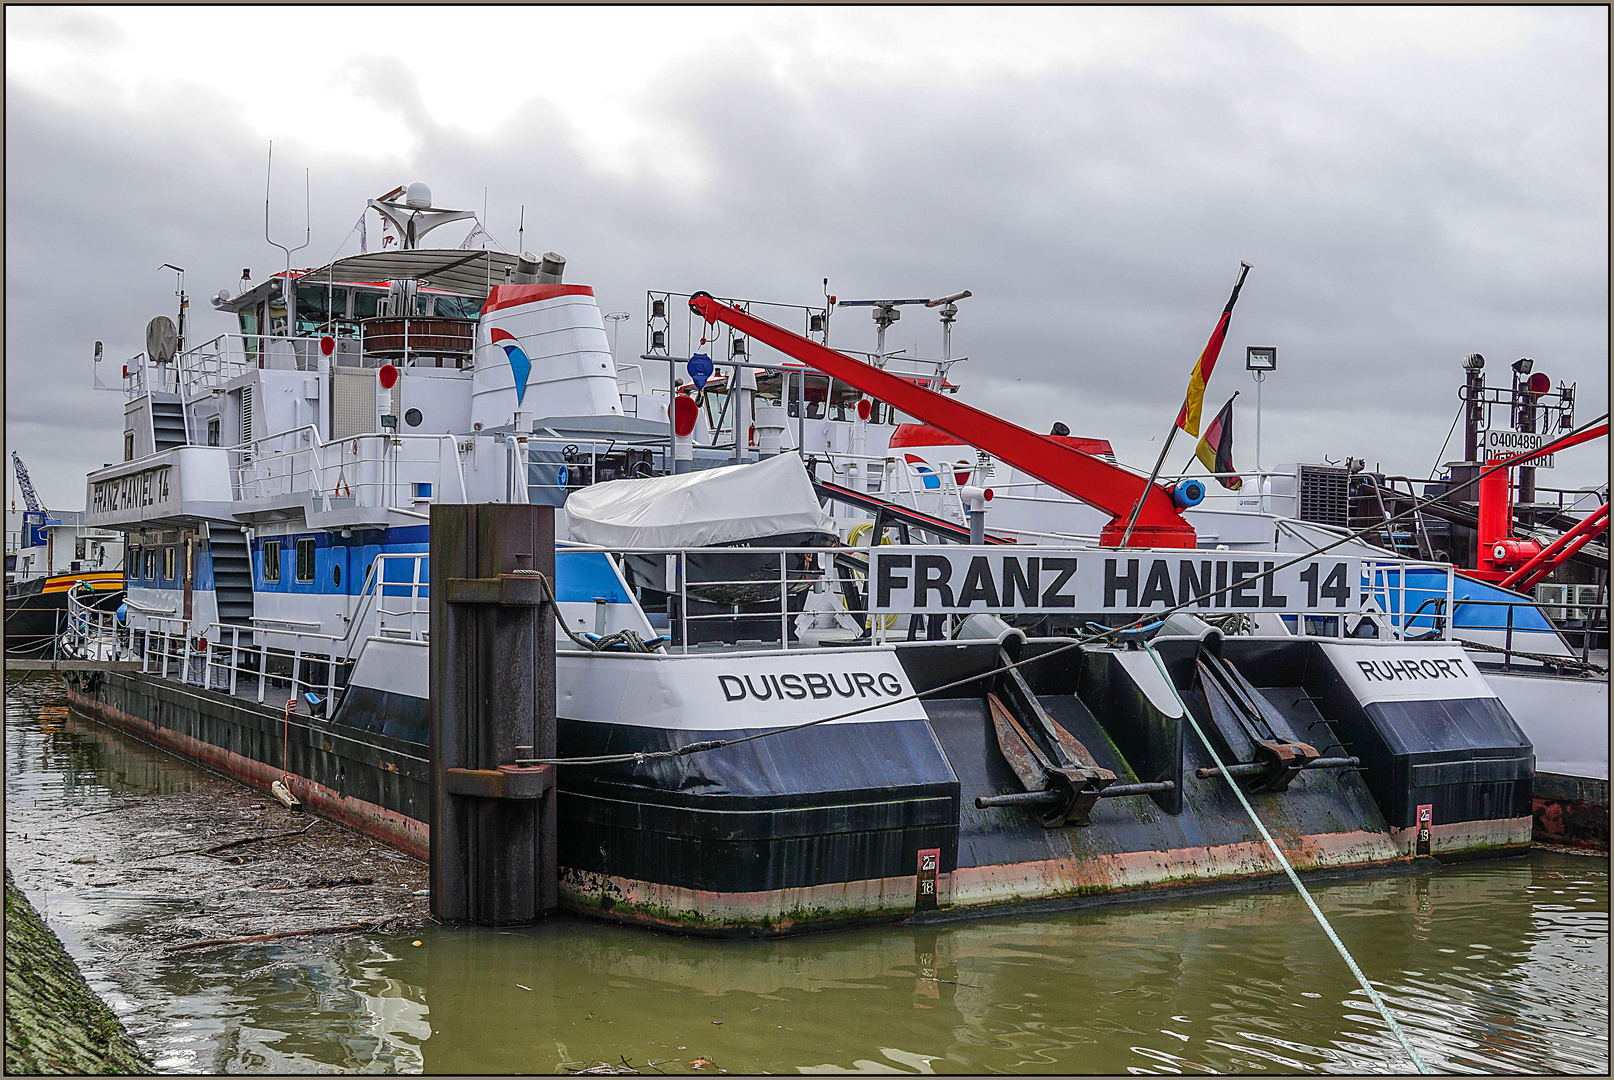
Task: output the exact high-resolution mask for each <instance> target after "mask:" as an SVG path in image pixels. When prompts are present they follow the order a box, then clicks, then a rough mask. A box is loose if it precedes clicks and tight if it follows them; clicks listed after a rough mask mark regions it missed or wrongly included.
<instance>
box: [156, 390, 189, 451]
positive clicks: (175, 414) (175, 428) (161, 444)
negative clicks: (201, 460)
mask: <svg viewBox="0 0 1614 1080" xmlns="http://www.w3.org/2000/svg"><path fill="white" fill-rule="evenodd" d="M151 440H152V445H154V446H155V447H156V448H157V452H158V453H161V452H162V451H164V450H172V449H173V448H174V447H176V446H185V445H187V444H188V443H189V442H190V440H189V439H188V438H186V437H185V407H184V405H183V404H181V402H180V400H179V398H178V397H175V398H174V399H173V400H172V401H159V400H158V399H157V395H155V394H153V395H152V396H151Z"/></svg>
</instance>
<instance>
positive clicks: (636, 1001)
mask: <svg viewBox="0 0 1614 1080" xmlns="http://www.w3.org/2000/svg"><path fill="white" fill-rule="evenodd" d="M196 775H197V774H195V773H193V772H192V770H190V769H189V767H187V766H185V765H183V764H181V763H178V762H175V761H174V760H173V759H170V758H167V757H166V756H164V755H162V754H160V753H157V752H156V751H153V750H151V749H149V748H146V747H143V746H140V745H139V744H136V743H133V742H131V741H129V740H126V739H122V738H121V737H119V736H117V735H116V734H114V733H111V732H107V731H105V730H103V729H100V728H99V727H97V726H95V725H93V724H91V723H89V722H87V721H82V720H79V719H77V718H69V717H66V716H64V715H62V714H59V713H55V712H52V711H50V702H49V701H48V700H37V699H36V700H34V701H31V702H28V703H26V705H18V704H16V703H13V702H9V701H8V708H7V741H6V782H7V793H8V796H10V797H11V798H12V799H21V800H22V803H21V804H20V805H25V806H32V807H33V808H34V810H36V811H38V810H41V809H47V808H49V807H50V806H52V805H57V806H61V807H66V806H68V805H73V806H81V807H83V808H85V809H93V808H94V806H95V805H106V804H108V801H109V799H110V798H112V797H113V793H114V792H116V791H120V790H131V791H143V792H150V791H168V792H173V793H176V794H178V793H183V792H185V791H186V790H187V784H189V783H191V782H192V779H193V778H194V777H195V776H196ZM92 804H94V805H92ZM12 806H13V803H12V802H11V801H8V829H7V835H8V845H9V844H10V841H11V839H12V829H11V820H10V814H11V812H12V810H11V807H12ZM31 820H37V815H36V817H35V818H34V819H31ZM100 820H103V819H101V818H96V817H89V818H81V819H79V820H77V821H75V822H74V823H73V824H72V826H71V827H72V828H75V829H79V830H86V829H90V830H93V828H94V826H95V823H96V822H97V821H100ZM31 827H32V826H31ZM1608 866H1609V864H1608V861H1607V860H1606V859H1590V858H1581V857H1573V856H1563V855H1557V854H1550V853H1545V852H1537V853H1535V854H1533V855H1532V856H1531V857H1529V858H1528V859H1515V860H1506V861H1497V862H1481V863H1471V864H1466V865H1458V866H1450V867H1446V868H1444V869H1442V870H1441V871H1439V872H1438V873H1435V874H1432V875H1422V876H1415V877H1400V878H1386V879H1379V880H1372V881H1357V882H1349V883H1339V884H1333V885H1328V886H1322V887H1319V888H1318V889H1317V893H1316V895H1317V898H1318V902H1319V904H1320V905H1321V906H1322V908H1323V910H1324V911H1325V912H1326V913H1327V914H1328V916H1329V917H1330V919H1331V920H1332V921H1333V922H1334V925H1335V927H1336V928H1337V929H1338V930H1339V932H1340V934H1341V936H1342V937H1343V938H1344V939H1345V941H1346V942H1347V944H1348V945H1349V946H1350V948H1351V950H1352V952H1353V954H1354V955H1355V956H1356V958H1357V960H1358V961H1359V963H1360V964H1361V965H1362V967H1363V968H1364V969H1365V970H1366V971H1367V972H1368V973H1369V975H1370V976H1372V977H1373V978H1374V979H1375V980H1376V985H1377V988H1378V989H1379V990H1380V992H1381V993H1382V994H1383V995H1384V997H1385V999H1386V1000H1387V1001H1388V1002H1389V1004H1390V1005H1391V1007H1392V1008H1394V1009H1395V1010H1396V1012H1397V1014H1398V1017H1399V1019H1400V1020H1401V1022H1402V1024H1403V1026H1404V1027H1405V1029H1406V1031H1407V1033H1408V1035H1409V1036H1410V1037H1411V1039H1412V1040H1413V1042H1414V1043H1415V1044H1416V1045H1417V1047H1418V1048H1419V1051H1420V1053H1422V1054H1423V1055H1424V1058H1425V1060H1426V1061H1427V1062H1428V1064H1429V1065H1430V1066H1431V1067H1432V1068H1435V1069H1439V1070H1443V1071H1457V1072H1496V1071H1507V1072H1595V1073H1606V1072H1607V1070H1608V1065H1609V1055H1608V1042H1607V1039H1608V1030H1609V1002H1608V970H1609V968H1608V894H1609V889H1608ZM114 891H116V890H114ZM127 895H128V898H127V899H120V898H118V897H116V896H112V895H110V894H100V895H99V896H98V897H96V898H94V899H95V902H96V904H97V905H98V906H97V907H96V909H95V914H96V915H97V918H94V919H92V918H90V908H89V907H88V901H84V900H82V898H81V899H80V901H79V902H78V906H77V907H75V906H74V901H73V900H72V898H67V899H65V900H63V901H62V902H61V906H60V907H59V908H58V913H59V917H58V918H57V919H56V920H55V924H56V925H57V926H58V929H62V928H63V925H64V922H65V924H66V928H67V929H68V930H69V931H71V930H72V928H73V926H75V925H76V926H78V927H79V928H80V929H79V932H77V933H76V934H75V933H71V932H70V933H67V934H64V937H67V938H69V947H70V948H72V949H73V950H74V951H75V955H79V956H81V957H83V958H85V959H86V960H87V968H88V969H89V970H88V973H89V974H90V975H91V981H92V984H93V985H96V987H97V989H99V990H102V991H103V992H105V993H107V995H108V996H109V998H110V999H111V1000H112V1001H113V1003H114V1007H115V1008H118V1009H120V1010H121V1011H124V1012H126V1014H127V1020H128V1022H129V1024H130V1027H131V1030H133V1031H134V1033H135V1035H136V1037H137V1039H139V1040H140V1041H141V1043H142V1044H143V1046H144V1047H145V1048H146V1049H147V1051H148V1052H149V1053H151V1054H152V1055H153V1057H154V1059H155V1060H156V1061H157V1063H158V1065H159V1067H161V1068H162V1069H164V1070H165V1071H184V1072H190V1071H206V1072H241V1071H257V1072H298V1071H317V1070H330V1069H342V1070H354V1071H400V1072H418V1071H427V1072H438V1073H445V1072H446V1073H483V1072H487V1073H509V1072H564V1071H569V1070H571V1069H576V1068H579V1067H583V1066H587V1065H591V1064H594V1063H595V1062H599V1061H608V1062H620V1061H622V1060H626V1061H628V1062H630V1063H631V1064H632V1065H634V1066H635V1067H638V1068H641V1069H643V1068H644V1067H645V1066H646V1065H647V1064H648V1063H655V1065H656V1066H657V1067H658V1068H659V1069H660V1070H661V1071H664V1072H690V1071H692V1069H691V1065H690V1063H691V1062H693V1061H699V1060H700V1059H707V1060H709V1061H711V1062H713V1063H715V1066H716V1067H721V1068H724V1069H727V1070H729V1071H731V1072H741V1071H773V1072H791V1071H799V1072H829V1071H858V1072H908V1073H929V1072H935V1073H958V1072H1002V1071H1011V1072H1046V1073H1063V1072H1084V1073H1085V1072H1098V1073H1121V1072H1178V1073H1180V1072H1194V1073H1204V1072H1250V1071H1266V1072H1328V1073H1336V1072H1355V1071H1364V1072H1401V1071H1405V1070H1406V1068H1407V1067H1408V1066H1407V1063H1406V1062H1405V1060H1404V1059H1403V1058H1402V1056H1401V1054H1400V1050H1399V1048H1398V1047H1397V1046H1396V1044H1395V1042H1394V1040H1393V1039H1392V1038H1391V1037H1390V1035H1389V1033H1388V1032H1387V1031H1386V1030H1385V1029H1384V1026H1383V1023H1382V1020H1381V1019H1380V1018H1379V1016H1378V1015H1377V1013H1375V1012H1374V1011H1373V1009H1372V1008H1371V1006H1370V1005H1369V1003H1368V1002H1367V1000H1366V997H1365V995H1364V994H1363V993H1362V991H1361V989H1360V988H1359V987H1357V986H1356V984H1355V982H1354V981H1353V980H1352V978H1351V976H1350V974H1349V972H1348V971H1347V970H1346V968H1345V966H1344V965H1343V964H1342V963H1341V961H1340V960H1339V958H1338V956H1337V955H1336V954H1335V953H1334V952H1333V950H1332V948H1331V947H1330V946H1329V945H1328V943H1327V941H1326V939H1325V938H1324V937H1323V935H1322V933H1321V932H1320V930H1319V929H1318V928H1317V926H1316V925H1315V923H1314V922H1312V920H1311V918H1310V916H1309V914H1308V913H1307V912H1306V909H1305V907H1304V905H1303V904H1302V903H1301V901H1300V900H1299V899H1298V898H1297V897H1295V896H1293V895H1292V894H1291V893H1290V892H1289V891H1288V890H1287V889H1273V890H1271V891H1268V892H1263V893H1259V894H1253V895H1244V896H1236V897H1217V898H1213V899H1205V900H1200V901H1194V902H1177V903H1171V904H1155V905H1150V906H1147V907H1144V906H1137V907H1127V908H1114V909H1109V910H1105V911H1096V912H1087V913H1081V914H1070V915H1063V916H1044V917H1037V918H1019V919H996V920H992V921H982V922H971V923H962V924H957V925H952V926H941V927H934V926H933V927H928V928H873V929H868V930H859V931H847V932H839V933H834V934H825V935H819V936H813V937H805V938H796V939H791V940H785V941H761V942H757V941H693V940H688V939H683V938H678V937H674V936H671V935H663V934H656V933H652V932H649V931H644V930H637V929H628V928H621V927H612V926H605V925H600V924H596V923H589V922H584V921H580V920H574V919H570V918H558V919H555V920H553V921H551V922H549V923H546V924H544V925H542V926H538V927H534V928H530V929H523V930H517V931H502V932H501V931H490V930H470V929H463V928H434V929H432V930H430V931H426V932H415V933H411V934H408V935H404V936H388V937H380V938H370V939H359V940H352V941H349V942H347V943H345V944H334V943H330V942H323V943H322V942H317V941H312V940H306V939H305V940H302V941H286V942H279V943H269V944H265V945H260V946H256V947H245V948H240V949H235V950H218V951H212V952H203V953H189V954H180V955H177V956H163V957H145V958H143V960H142V962H140V963H138V964H132V963H129V962H127V961H126V960H116V959H115V958H116V957H117V954H118V952H119V948H120V946H119V941H120V940H121V939H122V938H124V937H126V936H127V935H128V934H130V933H131V932H132V931H131V929H130V928H131V927H133V926H136V925H138V920H139V919H140V918H142V917H144V916H145V915H149V913H151V912H152V911H154V910H156V909H157V908H158V907H159V906H160V905H161V903H162V898H161V896H160V894H158V893H157V892H152V891H148V892H145V893H141V892H139V891H138V890H129V891H128V894H127ZM414 940H419V941H420V942H421V944H420V945H419V946H415V945H414V944H412V942H413V941H414ZM700 1071H706V1072H710V1071H713V1069H712V1067H708V1066H704V1065H703V1066H702V1068H701V1070H700Z"/></svg>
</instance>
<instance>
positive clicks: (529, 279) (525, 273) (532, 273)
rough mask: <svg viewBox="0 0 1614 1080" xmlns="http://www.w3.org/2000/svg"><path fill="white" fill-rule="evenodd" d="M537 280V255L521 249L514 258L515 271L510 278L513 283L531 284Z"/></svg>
mask: <svg viewBox="0 0 1614 1080" xmlns="http://www.w3.org/2000/svg"><path fill="white" fill-rule="evenodd" d="M537 280H538V256H536V255H533V254H531V253H529V252H525V251H523V252H522V253H521V257H520V258H518V259H516V273H515V276H514V277H512V278H511V279H510V281H511V284H514V285H531V284H532V283H534V282H535V281H537Z"/></svg>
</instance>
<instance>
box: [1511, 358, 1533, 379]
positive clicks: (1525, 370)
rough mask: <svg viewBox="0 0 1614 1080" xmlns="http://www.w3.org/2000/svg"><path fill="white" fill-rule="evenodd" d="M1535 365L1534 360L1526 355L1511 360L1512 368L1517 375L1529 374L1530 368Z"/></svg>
mask: <svg viewBox="0 0 1614 1080" xmlns="http://www.w3.org/2000/svg"><path fill="white" fill-rule="evenodd" d="M1535 366H1536V362H1535V361H1534V360H1532V359H1530V358H1529V357H1528V356H1521V357H1519V359H1517V360H1515V361H1513V370H1514V372H1515V373H1517V374H1519V375H1528V374H1530V369H1531V368H1533V367H1535Z"/></svg>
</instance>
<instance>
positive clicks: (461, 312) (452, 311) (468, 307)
mask: <svg viewBox="0 0 1614 1080" xmlns="http://www.w3.org/2000/svg"><path fill="white" fill-rule="evenodd" d="M437 314H439V315H442V316H445V317H446V318H450V319H474V318H477V317H478V316H480V315H481V314H482V301H480V300H478V299H476V298H475V297H472V296H439V297H438V298H437Z"/></svg>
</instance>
